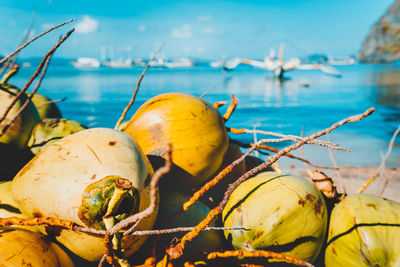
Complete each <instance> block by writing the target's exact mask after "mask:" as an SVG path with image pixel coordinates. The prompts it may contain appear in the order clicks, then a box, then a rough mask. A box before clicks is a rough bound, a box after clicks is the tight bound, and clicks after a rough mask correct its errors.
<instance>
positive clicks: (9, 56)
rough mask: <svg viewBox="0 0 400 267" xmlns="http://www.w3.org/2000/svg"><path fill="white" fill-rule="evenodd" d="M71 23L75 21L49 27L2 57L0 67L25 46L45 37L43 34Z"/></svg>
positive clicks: (71, 20)
mask: <svg viewBox="0 0 400 267" xmlns="http://www.w3.org/2000/svg"><path fill="white" fill-rule="evenodd" d="M73 21H75V19H70V20H67V21H65V22H63V23H60V24H58V25H56V26H53V27H51V28H50V29H48V30H46V31H44V32H42V33H41V34H38V35H36V36H35V37H33V38H32V39H30V40H29V41H28V42H26V43H24V44H23V45H21V46H19V47H18V48H17V49H16V50H15V51H14V52H12V53H11V54H9V55H8V56H6V57H4V58H3V59H1V60H0V65H1V64H2V63H4V62H5V61H6V60H8V59H9V58H11V57H13V56H14V55H16V54H18V53H19V51H21V50H22V49H24V48H25V47H26V46H27V45H29V44H30V43H32V42H33V41H35V40H36V39H38V38H40V37H42V36H43V35H45V34H47V33H49V32H51V31H53V30H55V29H57V28H59V27H61V26H64V25H65V24H68V23H71V22H73Z"/></svg>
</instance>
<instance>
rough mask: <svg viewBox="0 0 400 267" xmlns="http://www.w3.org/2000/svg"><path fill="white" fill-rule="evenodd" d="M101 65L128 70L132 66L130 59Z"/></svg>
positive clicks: (105, 62) (110, 61) (111, 61)
mask: <svg viewBox="0 0 400 267" xmlns="http://www.w3.org/2000/svg"><path fill="white" fill-rule="evenodd" d="M102 64H103V65H104V66H106V67H110V68H129V67H132V66H133V61H132V59H130V58H127V59H118V60H108V61H104V62H102Z"/></svg>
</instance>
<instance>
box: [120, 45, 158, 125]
mask: <svg viewBox="0 0 400 267" xmlns="http://www.w3.org/2000/svg"><path fill="white" fill-rule="evenodd" d="M163 47H164V44H162V45H161V47H160V48H159V49H158V50H157V51H156V52H155V53H154V55H153V56H152V58H151V59H150V60H149V61H148V62H147V64H146V67H144V70H143V72H142V74H141V75H140V77H139V80H138V82H137V84H136V88H135V91H134V92H133V94H132V98H131V100H130V101H129V103H128V105H127V106H126V107H125V109H124V111H123V112H122V115H121V117H120V118H119V119H118V121H117V123H116V124H115V126H114V129H118V127H119V125H120V124H121V122H122V121H123V120H124V119H125V116H126V113H128V111H129V109H130V108H131V106H132V105H133V102H135V98H136V95H137V93H138V91H139V87H140V84H141V83H142V80H143V77H144V75H145V74H146V72H147V69H148V68H149V66H150V63H151V62H152V61H153V60H154V59H155V58H156V56H157V55H158V53H159V52H160V51H161V49H162V48H163Z"/></svg>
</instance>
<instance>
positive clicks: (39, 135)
mask: <svg viewBox="0 0 400 267" xmlns="http://www.w3.org/2000/svg"><path fill="white" fill-rule="evenodd" d="M85 129H86V127H84V126H83V125H81V124H80V123H78V122H76V121H73V120H66V119H59V118H50V119H43V120H42V121H41V122H40V123H38V124H36V126H35V128H33V131H32V134H31V137H30V138H29V141H28V147H29V148H30V149H31V151H32V153H33V154H35V155H36V154H38V153H39V152H40V151H42V150H43V149H45V148H46V147H48V146H49V145H51V144H53V143H54V142H56V141H57V140H59V139H61V138H63V137H64V136H67V135H70V134H73V133H77V132H80V131H82V130H85Z"/></svg>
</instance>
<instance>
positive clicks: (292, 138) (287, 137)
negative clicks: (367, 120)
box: [227, 128, 351, 152]
mask: <svg viewBox="0 0 400 267" xmlns="http://www.w3.org/2000/svg"><path fill="white" fill-rule="evenodd" d="M227 130H228V131H230V132H231V133H236V134H241V133H251V134H254V133H259V134H264V135H272V136H277V137H282V138H284V139H285V141H286V140H287V141H293V142H300V141H301V140H302V139H303V138H302V137H300V136H296V135H284V134H280V133H274V132H266V131H261V130H249V129H234V128H227ZM306 143H307V144H312V145H319V146H323V147H328V148H332V149H336V150H343V151H346V152H351V150H349V149H347V148H343V147H338V144H333V143H331V142H327V141H321V140H310V141H308V142H306Z"/></svg>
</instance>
